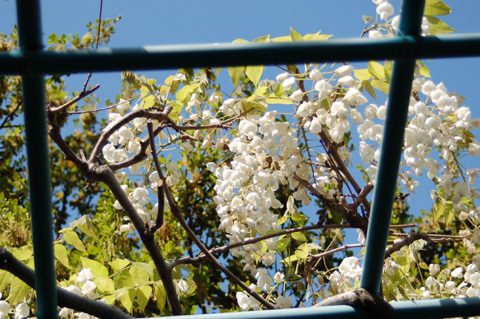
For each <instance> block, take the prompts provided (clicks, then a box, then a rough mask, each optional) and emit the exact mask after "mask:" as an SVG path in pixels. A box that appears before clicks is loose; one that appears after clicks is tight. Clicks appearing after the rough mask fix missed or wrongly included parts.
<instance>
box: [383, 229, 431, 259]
mask: <svg viewBox="0 0 480 319" xmlns="http://www.w3.org/2000/svg"><path fill="white" fill-rule="evenodd" d="M419 239H423V240H426V241H430V239H429V238H428V235H425V234H420V233H417V232H415V231H414V230H412V231H411V232H410V233H408V234H406V237H405V238H403V239H402V240H400V241H399V242H398V243H396V244H393V246H392V247H390V248H388V249H387V251H386V252H385V258H388V257H390V255H391V254H393V253H394V252H396V251H399V250H400V249H402V247H404V246H406V245H410V244H411V243H413V242H414V241H416V240H419Z"/></svg>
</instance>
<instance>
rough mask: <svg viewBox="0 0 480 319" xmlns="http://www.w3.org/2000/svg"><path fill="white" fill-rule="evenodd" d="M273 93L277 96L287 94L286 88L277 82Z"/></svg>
mask: <svg viewBox="0 0 480 319" xmlns="http://www.w3.org/2000/svg"><path fill="white" fill-rule="evenodd" d="M273 93H274V94H275V96H283V95H285V88H284V87H283V85H281V84H280V83H277V84H275V88H274V91H273Z"/></svg>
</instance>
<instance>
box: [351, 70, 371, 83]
mask: <svg viewBox="0 0 480 319" xmlns="http://www.w3.org/2000/svg"><path fill="white" fill-rule="evenodd" d="M353 75H354V76H355V78H357V80H360V81H367V80H370V79H371V78H372V74H371V73H370V72H369V71H368V69H358V70H353Z"/></svg>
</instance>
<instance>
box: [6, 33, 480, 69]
mask: <svg viewBox="0 0 480 319" xmlns="http://www.w3.org/2000/svg"><path fill="white" fill-rule="evenodd" d="M469 56H480V33H474V34H455V35H444V36H438V37H433V36H429V37H419V38H414V37H411V36H406V37H393V38H385V39H342V40H328V41H309V42H283V43H236V44H232V43H229V44H195V45H171V46H145V47H141V48H126V49H108V48H102V49H98V50H72V51H41V52H36V53H32V54H26V55H22V54H21V53H20V52H17V51H11V52H0V74H20V73H23V74H25V73H28V74H65V73H80V72H90V71H99V72H105V71H122V70H154V69H158V70H160V69H175V68H180V67H183V68H191V67H208V66H210V67H216V66H236V65H255V64H264V65H273V64H288V63H300V62H329V61H369V60H394V59H400V60H401V59H411V58H448V57H469Z"/></svg>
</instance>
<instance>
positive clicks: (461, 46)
mask: <svg viewBox="0 0 480 319" xmlns="http://www.w3.org/2000/svg"><path fill="white" fill-rule="evenodd" d="M424 6H425V0H403V3H402V14H401V19H400V32H399V35H398V36H397V37H394V38H389V39H344V40H329V41H319V42H292V43H248V44H221V45H189V46H187V45H180V46H178V45H177V46H153V47H142V48H130V49H98V50H76V51H61V52H60V51H43V44H42V37H41V36H42V32H41V30H42V28H41V21H40V0H17V19H18V27H19V41H20V51H12V52H0V74H20V75H21V76H22V88H23V97H24V101H23V106H24V115H25V129H26V140H27V158H28V171H29V189H30V202H31V216H32V236H33V245H34V256H35V270H36V271H35V273H36V276H35V286H36V291H37V304H38V312H37V315H38V318H40V319H44V318H57V316H58V310H57V297H56V296H57V286H56V280H55V267H54V254H53V243H52V238H50V236H48V235H47V236H45V234H50V233H51V232H52V229H53V218H52V214H51V209H52V203H51V196H52V194H51V190H50V165H49V156H48V144H47V120H46V101H45V80H44V75H45V74H53V73H78V72H101V71H122V70H125V69H129V70H146V69H157V70H159V69H174V68H179V67H206V66H209V67H215V66H237V65H258V64H265V65H268V64H289V63H298V62H312V61H316V62H331V61H369V60H377V59H378V60H386V59H387V60H394V64H393V72H392V80H391V85H390V92H389V101H390V103H389V107H388V110H387V116H386V121H385V128H384V138H383V141H382V145H381V155H380V161H379V165H378V173H377V181H376V185H377V187H375V189H374V194H373V205H372V212H371V217H370V223H369V228H368V236H367V241H366V254H365V261H364V266H363V274H362V279H361V283H360V286H361V287H362V288H365V289H367V290H369V291H371V292H374V293H378V292H379V288H380V284H381V275H382V267H383V262H384V252H385V248H386V242H387V236H388V229H389V225H390V219H391V211H392V205H393V199H394V194H395V186H396V181H397V176H398V169H399V165H400V157H401V152H402V146H403V136H404V130H405V125H406V121H407V113H408V100H409V96H410V91H411V84H412V80H413V73H414V67H415V63H416V59H419V58H447V57H468V56H480V33H475V34H456V35H446V36H437V37H433V36H428V37H421V36H420V26H421V21H422V16H423V11H424ZM391 305H392V306H393V308H394V311H395V314H396V317H397V318H412V319H413V318H444V317H452V316H474V315H480V298H462V299H433V300H420V301H406V302H393V303H391ZM347 316H348V317H350V316H355V318H369V314H368V313H367V312H366V311H365V310H363V309H354V308H352V307H350V306H331V307H318V308H304V309H287V310H274V311H261V312H242V313H228V314H209V315H196V316H195V317H196V318H215V319H221V318H229V319H230V318H231V319H234V318H238V319H240V318H242V319H243V318H245V319H246V318H279V317H295V318H345V317H347ZM178 318H184V319H186V318H189V319H192V318H193V317H192V316H180V317H178Z"/></svg>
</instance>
